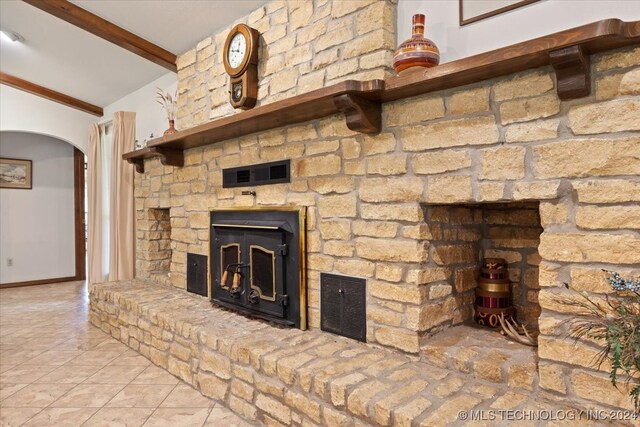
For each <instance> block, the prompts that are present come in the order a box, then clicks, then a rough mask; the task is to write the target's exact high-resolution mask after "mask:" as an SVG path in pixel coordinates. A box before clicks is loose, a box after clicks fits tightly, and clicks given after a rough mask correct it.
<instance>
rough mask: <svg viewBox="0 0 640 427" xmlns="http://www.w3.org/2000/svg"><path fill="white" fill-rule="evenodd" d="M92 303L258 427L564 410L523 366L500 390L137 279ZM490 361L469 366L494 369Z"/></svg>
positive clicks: (98, 290)
mask: <svg viewBox="0 0 640 427" xmlns="http://www.w3.org/2000/svg"><path fill="white" fill-rule="evenodd" d="M90 299H91V313H90V321H91V323H93V324H94V325H96V326H97V327H99V328H101V329H102V330H103V331H105V332H107V333H110V334H111V335H112V336H113V337H114V338H116V339H119V340H120V341H122V342H123V343H125V344H127V345H129V346H130V347H131V348H133V349H135V350H136V351H139V352H140V353H141V354H142V355H144V356H146V357H148V358H150V359H151V360H152V361H153V363H155V364H156V365H158V366H161V367H163V368H165V369H167V370H169V372H171V373H172V374H174V375H176V376H178V377H179V378H181V379H182V380H184V381H185V382H187V383H189V384H191V385H193V386H194V387H196V388H197V389H199V390H200V391H201V392H202V393H203V394H204V395H206V396H209V397H211V398H214V399H216V400H218V401H221V402H223V403H224V404H225V405H227V406H228V407H229V408H231V409H232V410H233V411H234V412H236V413H237V414H239V415H241V416H243V417H245V418H246V419H247V420H251V421H259V422H261V423H264V424H265V425H276V426H277V425H308V426H315V425H327V426H353V425H361V423H362V422H364V423H365V425H372V424H375V425H380V426H388V425H394V426H411V425H414V426H415V425H419V426H430V427H431V426H438V425H445V424H447V423H452V422H455V421H456V420H457V417H458V412H459V411H467V410H485V411H489V410H493V411H498V410H514V411H515V410H522V411H534V412H535V411H542V410H544V411H550V412H549V413H551V411H554V410H565V411H570V410H572V408H570V407H568V406H567V405H566V403H564V402H562V399H557V400H555V401H554V399H553V398H550V397H549V396H543V395H541V394H539V393H538V387H537V381H533V380H532V378H533V376H535V375H536V374H535V366H531V365H529V366H527V368H526V372H521V370H519V369H506V370H504V373H505V374H507V376H506V377H505V378H504V380H505V381H506V383H508V385H507V384H506V383H505V382H502V383H495V382H492V381H484V380H479V379H476V378H473V377H472V376H470V375H465V374H462V373H458V372H454V371H453V370H447V369H442V368H439V367H436V366H434V365H432V364H428V363H424V362H420V361H417V360H415V359H413V358H410V357H407V356H403V355H401V354H399V353H397V352H393V351H389V350H387V349H383V348H374V347H372V346H370V345H367V344H364V343H359V342H357V341H354V340H349V339H345V338H342V337H339V336H334V335H330V334H326V333H322V332H320V331H317V330H315V331H300V330H297V329H286V328H285V329H283V328H275V327H273V326H271V325H269V324H267V323H265V322H261V321H256V320H250V319H247V318H244V317H242V316H240V315H237V314H235V313H232V312H229V311H224V310H221V309H218V308H212V307H211V305H210V303H209V302H208V300H207V299H206V298H203V297H198V296H193V295H189V294H187V293H185V292H184V291H181V290H178V289H175V288H173V287H170V286H165V285H159V284H157V283H148V282H144V281H140V280H135V281H132V282H114V283H104V284H98V285H93V286H92V287H91V290H90ZM457 341H458V344H457V345H461V344H463V343H462V342H461V341H460V339H459V338H458V339H457ZM484 344H485V346H486V344H487V342H486V341H485V343H484ZM493 357H494V353H493V352H486V353H484V354H483V356H482V359H483V360H480V359H481V358H480V357H478V355H476V356H475V358H474V360H475V362H474V364H475V366H479V364H482V363H485V364H487V365H489V364H491V365H492V366H494V365H495V361H492V358H493ZM512 367H513V365H512ZM523 374H526V375H524V376H525V377H527V378H530V380H529V381H525V382H522V380H521V378H522V377H523ZM520 386H524V389H518V387H520ZM624 398H625V397H624V396H622V395H621V399H624ZM572 403H578V402H572ZM621 403H622V402H621ZM486 413H487V414H489V412H486ZM576 414H577V412H576Z"/></svg>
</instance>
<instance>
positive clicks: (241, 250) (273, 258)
mask: <svg viewBox="0 0 640 427" xmlns="http://www.w3.org/2000/svg"><path fill="white" fill-rule="evenodd" d="M304 223H305V211H304V209H298V210H290V209H288V210H284V209H277V208H268V209H267V208H265V209H262V208H260V209H250V210H247V209H243V210H238V209H221V210H215V211H212V212H211V239H210V242H211V243H210V244H211V247H210V252H211V256H210V259H211V268H210V271H211V281H210V283H211V294H210V295H211V300H212V301H213V303H214V304H217V305H219V306H223V307H225V308H229V309H233V310H236V311H239V312H241V313H244V314H250V315H253V316H256V317H260V318H264V319H268V320H272V321H274V322H277V323H280V324H284V325H288V326H295V327H298V328H301V329H306V285H305V271H304V247H305V245H304Z"/></svg>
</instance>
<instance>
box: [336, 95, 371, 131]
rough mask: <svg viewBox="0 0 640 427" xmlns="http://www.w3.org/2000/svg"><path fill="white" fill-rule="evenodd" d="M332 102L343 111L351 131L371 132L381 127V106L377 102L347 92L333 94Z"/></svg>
mask: <svg viewBox="0 0 640 427" xmlns="http://www.w3.org/2000/svg"><path fill="white" fill-rule="evenodd" d="M333 102H334V103H335V105H336V108H337V109H338V110H339V111H342V112H343V113H344V115H345V118H346V120H347V127H348V128H349V129H351V130H352V131H354V132H362V133H369V134H372V133H379V132H380V130H381V129H382V107H381V105H380V103H379V102H376V101H370V100H368V99H364V98H361V97H359V96H356V95H352V94H348V93H345V94H343V95H338V96H335V97H334V98H333Z"/></svg>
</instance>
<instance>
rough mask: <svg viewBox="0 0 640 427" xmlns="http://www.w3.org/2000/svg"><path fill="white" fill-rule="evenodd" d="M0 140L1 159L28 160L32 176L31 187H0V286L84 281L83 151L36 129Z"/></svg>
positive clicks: (4, 133) (7, 133) (3, 135)
mask: <svg viewBox="0 0 640 427" xmlns="http://www.w3.org/2000/svg"><path fill="white" fill-rule="evenodd" d="M0 140H1V142H2V144H0V157H2V158H3V159H22V160H28V161H30V164H31V176H32V179H31V182H32V186H31V188H30V189H15V188H0V234H2V242H1V244H0V245H1V246H0V257H1V260H0V262H1V263H2V268H1V269H0V271H1V273H0V288H6V287H14V286H28V285H38V284H45V283H57V282H64V281H70V280H84V279H85V278H86V237H85V236H86V231H85V222H86V221H85V156H84V153H83V152H82V151H80V150H79V149H78V148H77V147H76V146H75V145H73V144H71V143H69V142H68V141H65V140H62V139H60V138H55V137H52V136H48V135H43V134H38V133H30V132H22V131H16V132H14V131H2V132H0Z"/></svg>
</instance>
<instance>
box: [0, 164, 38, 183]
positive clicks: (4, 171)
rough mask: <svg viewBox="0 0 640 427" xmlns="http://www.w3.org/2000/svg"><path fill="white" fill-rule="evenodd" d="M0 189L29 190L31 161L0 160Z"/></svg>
mask: <svg viewBox="0 0 640 427" xmlns="http://www.w3.org/2000/svg"><path fill="white" fill-rule="evenodd" d="M0 188H22V189H26V190H31V160H20V159H5V158H0Z"/></svg>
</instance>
